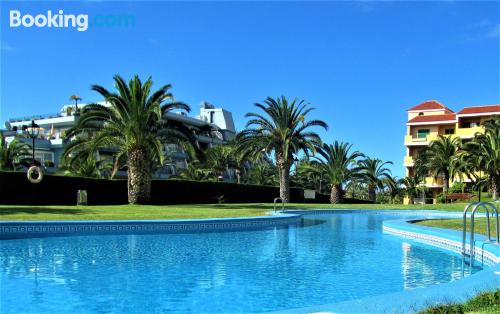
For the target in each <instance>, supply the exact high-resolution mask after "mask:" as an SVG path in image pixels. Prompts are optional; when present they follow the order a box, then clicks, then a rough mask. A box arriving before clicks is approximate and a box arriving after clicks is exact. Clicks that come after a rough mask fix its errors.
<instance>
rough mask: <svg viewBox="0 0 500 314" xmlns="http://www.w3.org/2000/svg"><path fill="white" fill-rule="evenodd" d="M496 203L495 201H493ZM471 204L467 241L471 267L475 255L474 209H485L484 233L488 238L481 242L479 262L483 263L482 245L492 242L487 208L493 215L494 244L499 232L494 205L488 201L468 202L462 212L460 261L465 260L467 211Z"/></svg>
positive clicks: (497, 241) (496, 211)
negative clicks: (468, 237) (468, 238)
mask: <svg viewBox="0 0 500 314" xmlns="http://www.w3.org/2000/svg"><path fill="white" fill-rule="evenodd" d="M495 203H497V202H495ZM471 206H474V207H473V208H472V212H471V217H470V220H471V222H470V240H469V241H470V242H469V259H470V263H469V265H470V267H471V268H472V267H473V266H474V256H475V246H476V243H475V241H474V216H475V214H476V211H477V210H478V209H480V208H483V209H484V210H485V211H486V233H487V235H488V238H487V240H486V241H484V242H483V245H482V247H481V252H482V254H481V255H482V256H481V263H482V264H484V261H483V260H484V245H485V243H492V241H491V230H490V211H489V210H488V208H490V209H492V212H491V215H492V216H493V215H495V240H496V244H500V238H499V236H500V234H499V231H500V229H499V221H498V209H497V207H496V206H495V205H493V204H491V203H488V202H473V203H470V204H467V205H466V206H465V209H464V214H463V232H462V261H464V260H465V256H466V251H465V247H466V234H467V211H468V210H469V208H470V207H471Z"/></svg>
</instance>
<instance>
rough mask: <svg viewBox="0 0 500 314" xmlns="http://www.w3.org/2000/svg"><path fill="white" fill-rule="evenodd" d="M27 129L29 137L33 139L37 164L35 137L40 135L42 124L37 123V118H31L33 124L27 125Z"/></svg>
mask: <svg viewBox="0 0 500 314" xmlns="http://www.w3.org/2000/svg"><path fill="white" fill-rule="evenodd" d="M24 129H25V131H26V132H27V133H28V135H29V137H31V140H32V141H33V145H32V148H33V156H32V157H33V165H35V139H36V138H37V137H38V134H39V133H40V126H38V124H36V123H35V120H31V125H29V126H27V127H25V128H24Z"/></svg>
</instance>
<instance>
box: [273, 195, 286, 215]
mask: <svg viewBox="0 0 500 314" xmlns="http://www.w3.org/2000/svg"><path fill="white" fill-rule="evenodd" d="M278 202H281V212H284V211H285V202H283V199H282V198H281V197H276V198H275V199H274V212H276V203H278Z"/></svg>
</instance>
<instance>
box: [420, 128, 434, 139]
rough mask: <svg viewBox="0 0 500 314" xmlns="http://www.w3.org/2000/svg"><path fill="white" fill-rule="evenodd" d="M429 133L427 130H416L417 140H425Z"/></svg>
mask: <svg viewBox="0 0 500 314" xmlns="http://www.w3.org/2000/svg"><path fill="white" fill-rule="evenodd" d="M430 132H431V131H430V130H429V129H420V130H417V138H426V137H427V135H429V133H430Z"/></svg>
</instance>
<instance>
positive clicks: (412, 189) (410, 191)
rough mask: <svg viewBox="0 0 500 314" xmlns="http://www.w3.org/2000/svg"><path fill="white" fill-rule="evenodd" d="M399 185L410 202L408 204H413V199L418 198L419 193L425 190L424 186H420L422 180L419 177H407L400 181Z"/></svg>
mask: <svg viewBox="0 0 500 314" xmlns="http://www.w3.org/2000/svg"><path fill="white" fill-rule="evenodd" d="M401 183H402V184H403V186H404V192H405V194H406V197H408V199H409V200H410V202H409V203H410V204H413V203H414V200H415V198H418V196H419V195H420V193H422V192H423V191H424V189H425V186H424V185H422V184H421V183H422V179H421V178H420V177H419V176H407V177H405V178H403V179H402V180H401Z"/></svg>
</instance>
